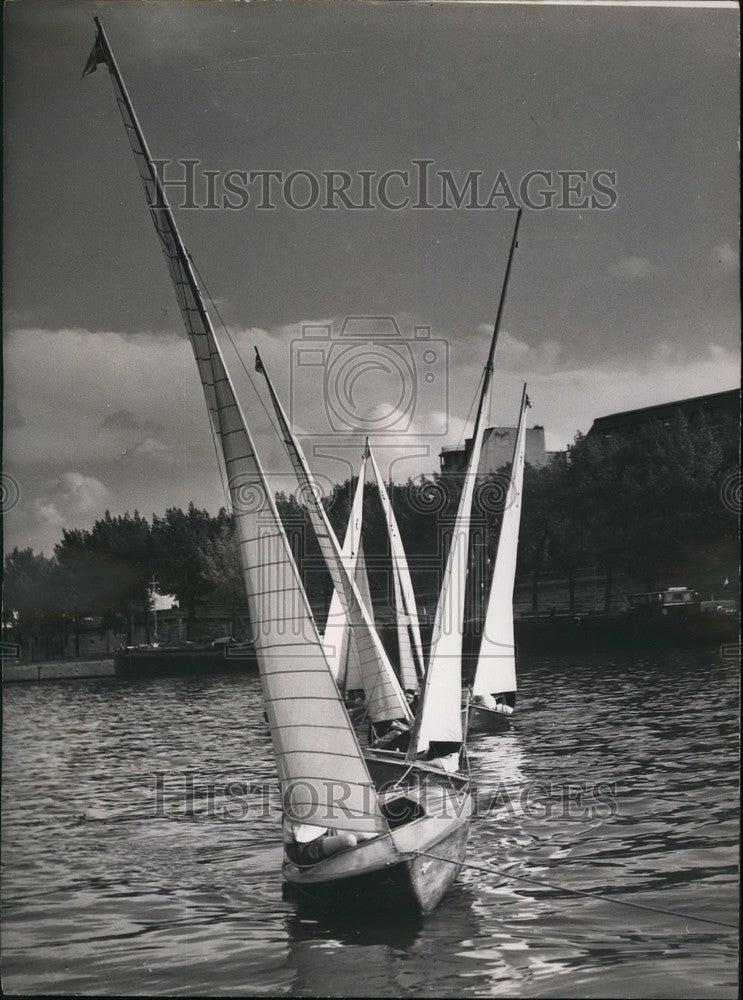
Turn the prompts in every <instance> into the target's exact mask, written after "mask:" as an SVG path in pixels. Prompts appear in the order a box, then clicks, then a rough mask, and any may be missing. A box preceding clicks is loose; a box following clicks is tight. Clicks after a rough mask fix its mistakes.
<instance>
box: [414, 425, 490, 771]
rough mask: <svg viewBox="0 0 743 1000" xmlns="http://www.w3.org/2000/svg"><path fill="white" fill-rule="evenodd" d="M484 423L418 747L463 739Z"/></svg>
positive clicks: (440, 612) (439, 614)
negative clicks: (466, 636) (468, 596)
mask: <svg viewBox="0 0 743 1000" xmlns="http://www.w3.org/2000/svg"><path fill="white" fill-rule="evenodd" d="M482 432H483V428H482V426H481V425H480V426H476V427H475V432H474V436H473V439H472V451H471V453H470V459H469V463H468V465H467V470H466V472H465V476H464V483H463V484H462V494H461V497H460V500H459V509H458V510H457V519H456V521H455V523H454V529H453V531H452V537H451V542H450V545H449V554H448V557H447V561H446V569H445V570H444V579H443V583H442V587H441V592H440V594H439V601H438V605H437V607H436V617H435V618H434V625H433V637H432V642H431V651H430V653H429V658H428V670H427V671H426V677H425V683H424V687H423V700H422V705H421V714H420V719H419V724H418V733H417V750H418V752H422V751H424V750H426V749H427V748H428V745H429V743H431V742H432V741H437V742H446V743H461V741H462V712H461V707H460V706H461V695H462V635H463V632H464V598H465V591H466V589H467V557H468V552H469V537H470V520H471V513H472V498H473V494H474V489H475V480H476V478H477V467H478V464H479V462H480V453H481V451H482Z"/></svg>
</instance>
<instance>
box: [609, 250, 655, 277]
mask: <svg viewBox="0 0 743 1000" xmlns="http://www.w3.org/2000/svg"><path fill="white" fill-rule="evenodd" d="M606 270H607V271H608V273H609V274H611V275H612V276H613V277H615V278H625V279H627V280H628V281H636V280H637V279H639V278H647V277H649V276H650V275H651V274H652V273H653V272H654V270H655V268H654V266H653V264H652V262H651V261H650V260H649V259H648V258H647V257H634V256H632V257H622V258H620V260H618V261H616V263H614V264H610V265H609V266H608V267H607V269H606Z"/></svg>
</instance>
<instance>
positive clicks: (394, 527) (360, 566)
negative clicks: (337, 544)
mask: <svg viewBox="0 0 743 1000" xmlns="http://www.w3.org/2000/svg"><path fill="white" fill-rule="evenodd" d="M367 466H370V467H371V470H372V480H373V483H374V484H375V485H376V487H377V491H378V495H379V500H380V504H381V507H382V512H383V515H384V524H385V529H386V536H387V541H388V543H389V548H390V555H391V575H392V584H393V600H394V621H395V633H396V637H397V654H398V655H397V676H398V680H399V681H400V685H401V686H402V688H403V690H404V692H405V697H406V699H407V701H408V703H410V704H412V703H413V702H414V701H415V699H416V695H417V693H418V691H419V688H420V681H421V678H422V677H423V674H424V672H425V661H424V658H423V642H422V640H421V632H420V621H419V618H418V611H417V606H416V602H415V593H414V590H413V581H412V578H411V575H410V567H409V566H408V560H407V556H406V554H405V549H404V547H403V544H402V539H401V536H400V529H399V527H398V524H397V519H396V517H395V513H394V510H393V508H392V503H391V501H390V497H389V493H388V492H387V487H386V485H385V483H384V480H383V478H382V475H381V472H380V470H379V465H378V464H377V460H376V458H375V456H374V453H373V451H372V449H371V446H370V444H369V439H368V438H367V439H366V442H365V444H364V452H363V456H362V460H361V468H360V469H359V475H358V479H357V482H356V489H355V492H354V497H353V504H352V507H351V515H350V517H349V520H348V526H347V529H346V535H345V538H344V542H343V548H342V550H341V552H342V555H343V558H344V560H345V561H346V563H347V566H348V571H349V573H350V574H351V576H353V577H354V579H355V582H356V585H357V587H358V588H359V592H360V594H361V597H362V600H363V602H364V604H365V606H366V608H367V611H368V612H369V616H370V618H371V620H372V622H373V621H374V610H373V607H372V601H371V591H370V587H369V578H368V575H367V571H366V561H365V559H364V549H363V543H362V540H361V534H362V527H363V516H364V487H365V485H366V472H367ZM323 641H324V642H325V644H326V646H327V647H328V655H329V656H331V657H335V658H337V662H338V667H337V669H335V668H334V673H335V676H336V679H337V680H338V686H339V687H340V688H341V690H342V691H343V692H344V694H345V695H346V703H347V704H348V705H350V706H354V707H356V706H359V705H360V698H359V695H360V694H361V693H362V692H363V677H362V675H361V670H360V667H359V663H358V655H357V652H356V644H355V643H354V642H353V641H352V637H351V629H350V628H349V623H348V620H347V619H346V617H345V615H344V614H343V609H342V601H341V596H340V594H339V592H338V591H337V590H334V592H333V597H332V600H331V602H330V608H329V611H328V618H327V624H326V627H325V633H324V636H323ZM333 662H336V660H334V661H333ZM363 696H364V695H362V697H363ZM362 708H363V703H361V708H359V709H358V710H359V711H361V710H362Z"/></svg>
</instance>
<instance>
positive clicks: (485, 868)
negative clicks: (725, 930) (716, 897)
mask: <svg viewBox="0 0 743 1000" xmlns="http://www.w3.org/2000/svg"><path fill="white" fill-rule="evenodd" d="M415 853H416V854H418V855H420V856H422V857H425V858H431V859H432V860H433V861H446V862H448V863H449V864H452V865H459V866H460V867H461V868H471V869H472V871H476V872H483V873H484V874H486V875H499V876H500V877H501V878H511V879H516V880H518V881H519V882H531V883H532V884H534V885H539V886H542V887H543V888H546V889H554V890H556V891H557V892H567V893H572V894H573V895H575V896H589V897H590V898H591V899H601V900H603V902H605V903H614V904H616V905H617V906H631V907H633V908H634V909H636V910H650V911H651V912H652V913H662V914H664V915H665V916H669V917H678V918H679V919H680V920H696V921H697V922H698V923H703V924H715V926H717V927H730V928H732V929H733V930H735V931H737V930H738V925H737V924H731V923H728V922H727V921H725V920H715V919H713V918H712V917H694V916H692V915H691V914H690V913H679V911H678V910H666V909H663V908H662V907H660V906H650V905H649V904H647V903H634V902H632V901H630V900H629V899H613V898H612V897H611V896H603V895H602V894H601V893H599V892H589V891H588V890H586V889H572V888H570V886H566V885H555V884H554V883H553V882H545V881H544V879H541V878H533V877H531V876H529V875H515V874H514V873H513V872H506V871H503V869H502V868H494V867H492V866H490V865H475V864H473V863H472V862H471V861H461V862H460V861H456V860H454V859H452V858H442V857H439V856H438V855H437V854H431V853H430V852H428V851H416V852H415Z"/></svg>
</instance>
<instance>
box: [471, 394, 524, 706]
mask: <svg viewBox="0 0 743 1000" xmlns="http://www.w3.org/2000/svg"><path fill="white" fill-rule="evenodd" d="M528 405H529V400H528V397H527V395H526V386H524V393H523V396H522V399H521V412H520V413H519V425H518V430H517V432H516V446H515V448H514V453H513V463H512V465H511V481H510V483H509V489H508V494H507V496H506V506H505V509H504V511H503V519H502V521H501V529H500V535H499V537H498V548H497V551H496V555H495V564H494V569H493V580H492V583H491V585H490V595H489V597H488V605H487V611H486V612H485V623H484V626H483V634H482V644H481V646H480V653H479V656H478V660H477V669H476V671H475V678H474V682H473V684H472V693H473V694H474V695H483V694H501V693H503V692H505V691H515V690H516V644H515V642H514V637H513V586H514V582H515V580H516V556H517V554H518V545H519V525H520V523H521V495H522V493H523V488H524V453H525V451H526V410H527V407H528Z"/></svg>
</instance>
